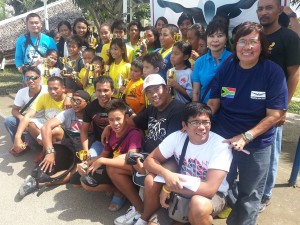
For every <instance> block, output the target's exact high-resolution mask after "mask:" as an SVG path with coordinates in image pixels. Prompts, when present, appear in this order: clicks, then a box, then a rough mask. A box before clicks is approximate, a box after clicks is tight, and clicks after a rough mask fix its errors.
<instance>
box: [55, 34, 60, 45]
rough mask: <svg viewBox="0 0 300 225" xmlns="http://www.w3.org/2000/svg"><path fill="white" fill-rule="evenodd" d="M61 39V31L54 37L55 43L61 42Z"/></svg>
mask: <svg viewBox="0 0 300 225" xmlns="http://www.w3.org/2000/svg"><path fill="white" fill-rule="evenodd" d="M59 39H60V33H57V34H56V35H55V37H54V41H55V43H58V42H59Z"/></svg>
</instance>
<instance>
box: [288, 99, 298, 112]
mask: <svg viewBox="0 0 300 225" xmlns="http://www.w3.org/2000/svg"><path fill="white" fill-rule="evenodd" d="M288 112H289V113H296V114H298V115H300V102H297V101H292V102H290V104H289V110H288Z"/></svg>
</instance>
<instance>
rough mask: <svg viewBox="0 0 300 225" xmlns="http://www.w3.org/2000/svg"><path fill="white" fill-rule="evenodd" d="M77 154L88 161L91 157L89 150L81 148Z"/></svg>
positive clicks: (82, 159)
mask: <svg viewBox="0 0 300 225" xmlns="http://www.w3.org/2000/svg"><path fill="white" fill-rule="evenodd" d="M76 156H77V158H78V159H80V160H81V161H86V160H88V159H89V158H90V153H89V151H88V150H80V151H79V152H76Z"/></svg>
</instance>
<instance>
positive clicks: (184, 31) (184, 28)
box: [179, 20, 193, 37]
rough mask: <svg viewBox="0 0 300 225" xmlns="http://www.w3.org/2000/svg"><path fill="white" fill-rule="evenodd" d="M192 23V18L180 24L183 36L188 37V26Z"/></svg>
mask: <svg viewBox="0 0 300 225" xmlns="http://www.w3.org/2000/svg"><path fill="white" fill-rule="evenodd" d="M192 25H193V24H192V23H191V21H190V20H184V21H182V23H181V24H180V25H179V29H180V32H181V34H182V36H184V37H186V35H187V32H188V28H189V27H190V26H192Z"/></svg>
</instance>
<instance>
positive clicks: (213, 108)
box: [207, 98, 220, 115]
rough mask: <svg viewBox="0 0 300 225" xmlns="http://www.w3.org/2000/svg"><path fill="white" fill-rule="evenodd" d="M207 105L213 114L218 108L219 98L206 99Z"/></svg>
mask: <svg viewBox="0 0 300 225" xmlns="http://www.w3.org/2000/svg"><path fill="white" fill-rule="evenodd" d="M207 105H208V106H209V107H210V109H211V111H212V114H213V115H214V114H215V113H216V112H217V111H218V110H219V108H220V99H219V98H211V99H209V100H208V102H207Z"/></svg>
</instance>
